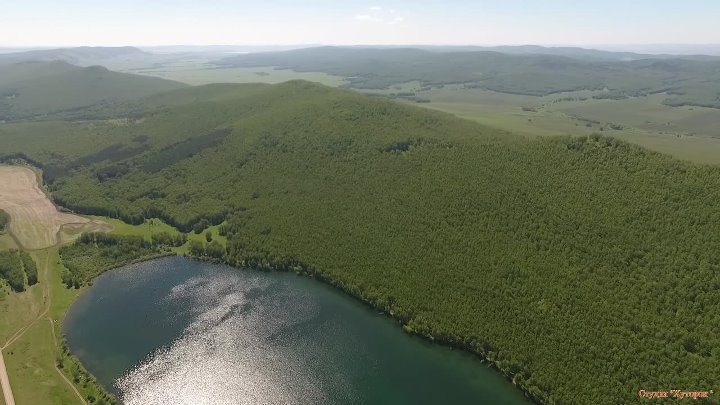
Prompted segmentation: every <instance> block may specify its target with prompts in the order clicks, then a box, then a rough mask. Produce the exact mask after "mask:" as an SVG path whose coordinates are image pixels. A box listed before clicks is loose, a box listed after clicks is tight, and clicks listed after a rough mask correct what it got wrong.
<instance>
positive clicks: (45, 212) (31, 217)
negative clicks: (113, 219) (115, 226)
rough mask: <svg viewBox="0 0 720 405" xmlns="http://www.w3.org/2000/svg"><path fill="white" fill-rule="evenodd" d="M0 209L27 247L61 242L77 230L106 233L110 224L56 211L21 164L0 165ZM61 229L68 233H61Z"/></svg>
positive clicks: (11, 228)
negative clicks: (8, 218)
mask: <svg viewBox="0 0 720 405" xmlns="http://www.w3.org/2000/svg"><path fill="white" fill-rule="evenodd" d="M0 208H1V209H3V210H4V211H5V212H7V213H8V214H9V215H10V226H9V228H8V230H9V231H10V233H11V234H12V236H13V237H14V238H15V240H16V241H17V242H18V243H19V244H20V245H21V246H22V247H23V248H24V249H28V250H36V249H44V248H47V247H50V246H55V245H57V244H58V243H65V242H68V241H70V240H72V239H73V238H74V237H77V236H79V235H80V233H81V232H106V231H110V230H112V226H111V225H109V224H106V223H104V222H101V221H97V220H91V219H89V218H85V217H81V216H79V215H75V214H69V213H64V212H59V211H58V210H57V208H55V206H54V205H53V203H52V202H51V201H50V199H49V198H48V196H47V195H46V194H45V193H44V192H43V190H42V189H41V188H40V186H39V185H38V180H37V176H36V175H35V172H33V171H32V170H30V169H29V168H27V167H22V166H0ZM65 228H68V230H70V229H71V231H70V232H63V230H64V229H65Z"/></svg>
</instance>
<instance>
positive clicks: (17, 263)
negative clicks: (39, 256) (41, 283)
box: [0, 250, 38, 292]
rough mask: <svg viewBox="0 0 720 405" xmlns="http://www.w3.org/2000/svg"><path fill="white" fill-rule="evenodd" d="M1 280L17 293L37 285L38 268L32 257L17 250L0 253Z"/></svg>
mask: <svg viewBox="0 0 720 405" xmlns="http://www.w3.org/2000/svg"><path fill="white" fill-rule="evenodd" d="M0 280H5V281H6V282H7V283H8V285H9V286H10V288H11V289H12V290H13V291H16V292H21V291H25V287H26V286H31V285H34V284H37V282H38V274H37V267H36V265H35V262H34V261H33V259H32V257H30V255H29V254H28V253H27V252H22V251H17V250H10V251H0Z"/></svg>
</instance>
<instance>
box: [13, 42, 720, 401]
mask: <svg viewBox="0 0 720 405" xmlns="http://www.w3.org/2000/svg"><path fill="white" fill-rule="evenodd" d="M411 53H412V54H417V53H416V52H414V51H413V52H408V54H411ZM498 58H500V57H498ZM123 108H125V107H123ZM123 108H118V109H117V110H116V114H117V116H116V117H115V119H114V120H104V119H97V120H94V121H92V122H75V123H71V122H41V123H20V124H5V125H2V126H0V143H2V144H3V148H2V150H1V151H0V156H4V158H5V159H12V158H17V157H18V156H25V157H26V158H27V159H29V160H32V161H33V162H35V163H36V164H37V165H40V166H43V168H44V176H45V178H46V180H47V181H48V182H49V186H50V188H51V190H52V193H53V197H54V198H55V200H56V201H57V202H58V203H60V204H62V205H64V206H66V207H69V208H72V209H74V210H76V211H79V212H82V213H88V214H102V215H109V216H113V217H118V218H122V219H123V220H125V221H127V222H130V223H142V221H143V220H144V219H146V218H158V217H159V218H162V219H164V220H165V221H167V222H168V223H170V224H172V225H174V226H176V227H178V228H179V229H181V230H183V231H191V230H193V229H196V230H198V231H202V230H203V229H204V228H206V227H207V226H208V225H210V224H222V226H221V232H222V233H223V235H225V236H226V237H227V240H228V243H227V247H226V249H225V250H224V251H223V250H220V251H218V250H217V249H215V248H212V249H211V248H210V245H208V246H205V247H203V246H201V247H200V250H199V251H196V252H195V253H196V254H200V255H206V256H212V257H213V258H215V259H218V260H223V261H226V262H228V263H230V264H233V265H237V266H250V267H255V268H261V269H277V270H289V271H296V272H298V273H303V274H307V275H310V276H312V277H317V278H319V279H322V280H325V281H326V282H329V283H331V284H333V285H336V286H338V287H339V288H342V289H343V290H345V291H347V292H349V293H351V294H353V295H355V296H357V297H360V298H361V299H363V300H365V301H367V302H368V303H370V304H371V305H373V306H375V307H376V308H378V309H380V310H382V311H384V312H386V313H388V314H390V315H392V316H394V317H395V318H396V319H398V320H399V321H400V322H401V323H402V325H403V326H404V328H405V329H406V330H407V331H408V332H411V333H416V334H419V335H422V336H424V337H426V338H428V339H430V340H434V341H437V342H442V343H446V344H450V345H454V346H457V347H462V348H465V349H467V350H470V351H472V352H474V353H477V354H478V355H480V356H482V357H483V358H485V359H487V360H489V361H490V362H492V364H494V365H495V366H497V367H498V368H499V369H500V370H501V371H502V372H503V373H504V374H505V375H506V376H508V378H510V379H512V380H513V382H514V383H515V384H516V385H517V386H518V387H520V388H522V389H523V390H524V391H525V392H526V393H528V395H530V396H532V397H534V398H536V399H539V400H542V401H543V403H546V404H571V403H572V404H581V405H584V404H587V405H590V404H592V405H616V404H618V403H633V401H637V391H638V389H640V388H647V389H650V388H654V387H655V385H656V384H658V382H663V381H664V382H668V384H669V383H672V385H673V387H680V388H682V389H687V390H708V389H710V388H712V387H714V385H713V384H715V383H716V382H717V381H716V370H719V369H720V351H719V350H720V349H719V348H720V337H718V335H717V334H716V333H715V328H716V325H717V324H718V322H720V319H718V314H720V300H718V293H717V291H718V290H719V288H720V256H719V255H718V252H720V236H718V233H717V223H718V221H720V214H719V213H720V206H718V204H720V203H719V201H720V195H719V194H720V191H719V190H720V168H717V167H711V166H702V165H695V164H691V163H686V162H681V161H677V160H673V159H672V158H670V157H668V156H665V155H661V154H658V153H654V152H650V151H647V150H645V149H642V148H640V147H637V146H633V145H629V144H626V143H623V142H620V141H617V140H615V139H612V138H607V137H602V136H599V135H594V136H591V137H579V138H574V137H553V138H540V139H526V138H521V137H517V136H513V135H511V134H507V133H503V132H501V131H498V130H495V129H492V128H488V127H484V126H480V125H478V124H475V123H472V122H470V121H466V120H461V119H458V118H455V117H453V116H451V115H449V114H444V113H440V112H435V111H430V110H425V109H421V108H417V107H413V106H407V105H402V104H399V103H395V102H391V101H387V100H379V99H373V98H370V97H366V96H363V95H361V94H357V93H354V92H350V91H344V90H337V89H332V88H328V87H324V86H320V85H317V84H313V83H309V82H303V81H293V82H288V83H284V84H279V85H211V86H200V87H194V88H186V89H179V90H175V91H171V92H168V93H165V94H161V95H156V96H151V97H149V98H147V99H143V100H141V101H136V102H134V103H133V105H132V108H130V109H127V110H123ZM123 111H125V112H123ZM127 111H132V113H133V119H126V120H122V118H124V115H123V114H126V113H127ZM138 114H140V115H141V116H142V117H141V118H140V119H138V117H139V115H138ZM118 122H122V124H118ZM48 132H52V133H53V136H48V135H47V133H48ZM203 249H205V250H203ZM668 389H669V388H668ZM716 399H717V398H715V400H716Z"/></svg>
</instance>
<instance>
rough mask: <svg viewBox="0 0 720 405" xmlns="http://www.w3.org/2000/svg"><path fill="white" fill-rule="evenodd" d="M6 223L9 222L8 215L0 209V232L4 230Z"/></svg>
mask: <svg viewBox="0 0 720 405" xmlns="http://www.w3.org/2000/svg"><path fill="white" fill-rule="evenodd" d="M8 223H10V216H9V215H8V214H7V212H5V211H3V210H0V232H5V228H6V227H7V225H8Z"/></svg>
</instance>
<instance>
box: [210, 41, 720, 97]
mask: <svg viewBox="0 0 720 405" xmlns="http://www.w3.org/2000/svg"><path fill="white" fill-rule="evenodd" d="M451 49H452V48H451ZM470 49H472V48H470ZM519 49H520V48H512V47H500V48H497V50H499V51H502V52H509V51H514V52H515V53H514V54H508V53H501V52H493V51H487V50H484V51H477V50H475V51H472V50H466V51H464V52H459V51H448V52H433V51H431V50H423V49H411V48H391V49H384V48H359V47H348V48H341V47H318V48H306V49H299V50H292V51H285V52H267V53H252V54H244V55H237V56H232V57H229V58H226V59H222V60H220V61H218V62H217V63H218V64H219V65H220V66H236V67H260V66H275V67H277V68H280V69H293V70H296V71H301V72H324V73H330V74H334V75H338V76H343V77H345V78H346V80H347V82H348V84H347V85H348V86H349V87H353V88H360V89H383V88H388V87H390V86H391V85H394V84H398V83H405V82H410V81H419V82H421V84H422V85H425V86H439V85H444V84H454V83H464V84H465V85H466V86H467V87H470V88H473V87H476V88H483V89H488V90H493V91H498V92H503V93H513V94H526V95H533V96H543V95H547V94H553V93H559V92H565V91H576V90H606V91H609V92H612V93H617V94H622V95H623V96H624V97H633V96H641V95H648V94H656V93H667V94H668V98H667V99H666V101H665V103H666V104H668V105H671V106H680V105H697V106H705V107H714V108H720V60H718V59H717V58H709V57H708V58H705V59H703V58H681V57H668V56H666V57H665V58H664V59H659V58H658V57H657V56H653V57H647V59H634V60H630V61H623V60H618V59H614V60H613V59H605V58H610V56H607V55H612V53H607V52H600V51H595V52H592V51H586V52H579V51H577V50H576V49H573V48H568V49H567V50H565V51H555V52H554V54H541V53H542V52H548V51H546V50H544V49H542V48H541V49H536V50H535V51H536V52H537V53H532V51H530V50H528V51H526V52H521V51H520V50H519ZM560 49H562V48H560ZM551 50H552V48H551ZM564 55H568V56H564ZM571 56H572V57H571ZM636 56H637V57H641V58H642V57H643V55H636ZM599 58H600V60H598V59H599Z"/></svg>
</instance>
